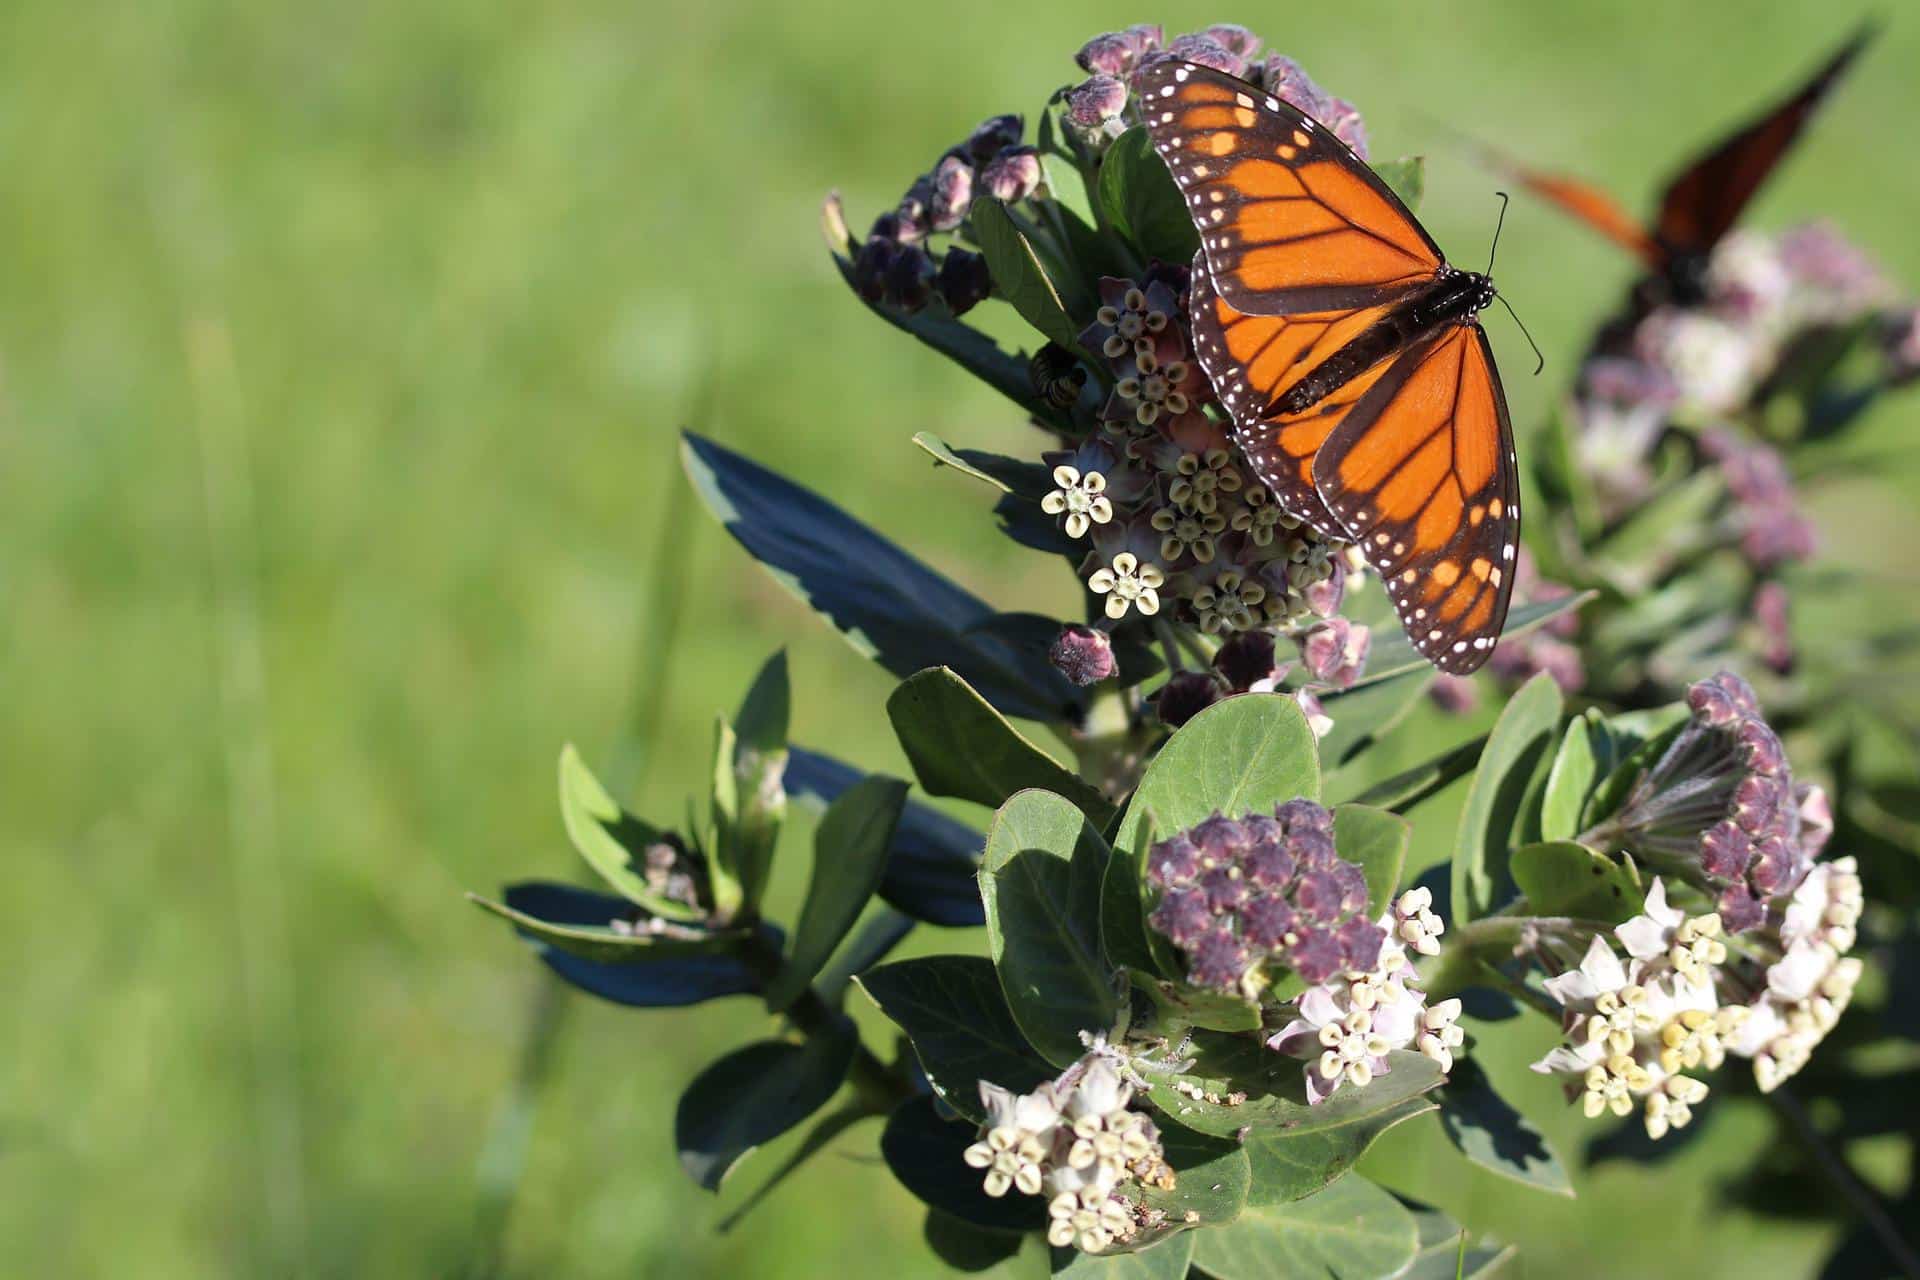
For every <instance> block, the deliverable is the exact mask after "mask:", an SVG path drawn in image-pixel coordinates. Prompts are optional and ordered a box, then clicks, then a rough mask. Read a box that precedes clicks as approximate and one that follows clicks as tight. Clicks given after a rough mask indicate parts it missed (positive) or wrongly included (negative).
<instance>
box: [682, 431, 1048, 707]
mask: <svg viewBox="0 0 1920 1280" xmlns="http://www.w3.org/2000/svg"><path fill="white" fill-rule="evenodd" d="M681 459H682V461H683V462H684V463H685V465H686V470H687V477H688V479H689V480H691V481H692V483H693V486H694V489H695V490H696V491H697V492H698V493H699V494H700V497H701V499H702V501H704V502H705V503H706V504H707V507H708V509H709V510H711V511H712V512H713V514H714V515H715V516H716V517H717V518H718V519H719V520H720V521H721V523H723V524H724V525H725V526H726V528H727V532H728V533H730V534H732V535H733V537H734V539H735V540H736V541H737V542H739V543H740V545H741V546H742V547H744V548H745V549H746V550H747V552H748V554H750V555H752V556H753V557H754V558H755V559H757V560H758V561H760V563H761V564H762V565H763V566H764V567H765V568H766V570H767V571H768V572H769V573H770V574H772V575H773V578H774V580H775V581H776V582H778V583H779V584H780V585H781V586H782V587H785V588H786V589H787V590H788V591H790V592H792V593H793V595H794V596H795V597H796V598H798V599H799V600H800V601H802V602H803V603H804V604H806V605H807V606H809V607H810V608H812V609H814V610H815V611H816V612H818V613H820V614H821V615H822V616H823V617H825V618H826V619H827V621H828V622H829V623H831V624H832V625H833V627H834V628H835V629H836V630H838V631H839V632H840V634H841V635H842V636H843V637H844V638H845V639H846V641H847V643H849V644H851V645H852V646H853V647H854V648H855V649H856V650H858V651H859V652H860V653H861V654H863V655H864V656H866V657H869V658H872V659H873V660H874V661H875V662H877V663H879V664H880V665H881V666H882V667H884V668H885V669H886V670H888V671H890V672H892V673H893V674H894V675H895V676H897V677H899V678H900V679H903V680H904V679H905V678H906V677H908V676H910V675H912V674H913V673H914V672H916V671H921V670H924V669H925V668H927V667H937V666H947V667H952V668H953V669H954V671H955V672H957V673H958V674H959V675H960V677H961V678H962V679H963V680H965V681H966V682H967V683H968V684H970V685H972V686H973V687H974V688H975V689H977V690H979V691H980V696H982V697H983V698H985V699H986V700H987V701H988V702H989V703H991V704H992V705H993V706H994V707H996V708H998V709H999V710H1000V712H1001V713H1002V714H1004V715H1010V716H1021V717H1024V718H1026V719H1029V720H1041V721H1061V720H1077V719H1079V718H1080V717H1081V716H1082V715H1083V714H1084V712H1085V707H1086V695H1085V694H1083V693H1082V692H1081V691H1080V690H1078V689H1076V688H1074V687H1073V685H1071V684H1070V683H1068V681H1067V678H1066V677H1065V676H1063V675H1061V674H1060V673H1059V672H1058V671H1056V670H1054V669H1053V666H1052V664H1050V663H1049V662H1047V660H1046V655H1045V654H1044V653H1039V654H1035V653H1033V652H1031V651H1028V650H1026V649H1016V648H1014V647H1012V646H1009V645H1008V644H1007V643H1006V642H1005V641H1004V640H1001V639H999V638H997V637H995V636H994V635H993V634H991V632H988V631H984V630H981V631H976V630H973V629H974V628H976V627H978V626H979V625H980V624H981V623H983V622H985V621H986V620H987V619H989V618H992V617H994V616H995V614H996V612H997V611H996V610H994V609H993V608H992V607H991V606H989V605H988V604H987V603H986V601H984V600H981V599H980V598H979V597H977V596H975V595H973V594H971V593H970V592H967V591H965V590H962V589H961V588H960V587H959V586H958V585H956V584H955V583H953V582H952V581H950V580H948V579H947V578H945V577H943V576H941V575H940V574H938V573H935V572H934V571H933V570H932V569H930V568H929V567H927V566H926V565H925V564H923V563H921V562H920V561H919V560H916V559H915V558H914V557H913V556H911V555H909V554H908V553H907V552H906V551H904V550H902V549H901V548H900V547H899V546H898V545H896V544H895V543H893V542H892V541H890V540H888V539H887V538H884V537H882V536H881V535H880V534H879V533H877V532H875V531H874V530H873V529H871V528H869V527H868V526H866V525H864V524H862V523H860V522H859V521H858V520H855V519H854V518H853V517H851V516H849V515H848V514H847V513H846V512H844V511H842V510H840V508H838V507H836V506H834V505H833V504H832V503H830V502H828V501H826V500H825V499H824V498H822V497H820V495H818V494H816V493H812V492H810V491H808V490H806V489H803V488H801V487H800V486H799V485H796V484H794V483H793V482H792V481H790V480H787V479H785V478H784V477H782V476H779V475H776V474H775V473H773V472H772V471H769V470H767V469H766V468H765V467H762V466H760V465H759V464H757V463H755V462H752V461H750V460H749V459H747V458H744V457H742V456H741V455H739V454H737V453H734V452H732V451H731V450H728V449H724V448H722V447H721V446H719V445H717V444H715V443H714V442H713V441H711V440H703V439H701V438H700V437H699V436H695V435H691V434H689V435H686V436H684V437H682V443H681Z"/></svg>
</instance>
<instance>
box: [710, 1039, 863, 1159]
mask: <svg viewBox="0 0 1920 1280" xmlns="http://www.w3.org/2000/svg"><path fill="white" fill-rule="evenodd" d="M854 1043H855V1036H854V1031H853V1027H852V1025H851V1024H847V1025H845V1026H842V1027H840V1028H837V1030H836V1033H834V1034H821V1035H815V1036H812V1037H810V1038H809V1039H808V1040H807V1041H806V1042H805V1043H804V1044H793V1043H790V1042H789V1041H785V1040H763V1041H761V1042H760V1043H758V1044H750V1045H748V1046H746V1047H745V1048H744V1049H736V1050H734V1051H733V1052H732V1053H730V1054H728V1055H727V1056H726V1057H724V1058H721V1059H720V1060H719V1061H717V1062H715V1063H714V1064H713V1065H711V1066H709V1067H708V1068H707V1069H706V1070H705V1071H702V1072H701V1073H700V1074H699V1075H698V1076H696V1077H695V1078H694V1081H693V1083H692V1084H690V1085H688V1086H687V1090H686V1092H685V1093H683V1094H681V1095H680V1105H679V1107H678V1108H677V1109H676V1110H675V1112H674V1117H673V1137H674V1141H675V1143H676V1144H678V1146H679V1148H680V1165H681V1167H682V1168H684V1169H685V1170H686V1171H687V1174H688V1176H690V1177H691V1178H692V1179H693V1180H694V1181H695V1182H697V1183H699V1184H700V1185H701V1186H702V1187H703V1188H705V1189H706V1190H708V1191H718V1190H719V1189H720V1184H721V1183H722V1182H723V1181H724V1180H725V1179H726V1176H727V1174H728V1173H729V1172H731V1171H732V1170H733V1168H734V1166H735V1165H737V1164H739V1163H740V1161H741V1160H743V1159H745V1158H746V1157H747V1156H748V1155H750V1154H751V1153H752V1152H753V1150H754V1148H756V1147H760V1146H764V1145H765V1144H766V1143H769V1142H771V1141H773V1140H774V1139H775V1138H777V1137H779V1136H780V1135H781V1134H783V1133H785V1132H786V1131H787V1130H789V1129H791V1128H793V1127H794V1126H795V1125H797V1124H799V1123H800V1122H801V1121H803V1120H805V1119H806V1118H807V1117H808V1116H810V1115H812V1114H813V1113H814V1112H815V1111H818V1110H819V1109H820V1108H821V1107H822V1106H824V1105H825V1104H826V1103H827V1101H828V1100H829V1099H831V1098H832V1097H833V1095H834V1094H836V1093H838V1092H839V1091H840V1083H841V1081H843V1080H845V1079H846V1078H847V1068H848V1067H849V1066H850V1065H851V1064H852V1062H853V1049H854Z"/></svg>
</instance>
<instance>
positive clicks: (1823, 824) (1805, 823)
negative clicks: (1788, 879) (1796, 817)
mask: <svg viewBox="0 0 1920 1280" xmlns="http://www.w3.org/2000/svg"><path fill="white" fill-rule="evenodd" d="M1795 794H1796V795H1797V797H1798V799H1799V808H1800V848H1801V850H1802V852H1804V853H1805V854H1806V855H1807V858H1808V860H1809V861H1811V860H1812V859H1814V858H1817V857H1819V856H1820V853H1821V851H1822V850H1824V849H1825V848H1826V847H1827V839H1828V838H1829V837H1830V836H1832V835H1833V807H1832V806H1831V805H1830V804H1828V803H1827V793H1826V791H1825V790H1824V789H1823V788H1820V787H1816V786H1802V787H1800V788H1799V789H1798V790H1797V791H1796V793H1795Z"/></svg>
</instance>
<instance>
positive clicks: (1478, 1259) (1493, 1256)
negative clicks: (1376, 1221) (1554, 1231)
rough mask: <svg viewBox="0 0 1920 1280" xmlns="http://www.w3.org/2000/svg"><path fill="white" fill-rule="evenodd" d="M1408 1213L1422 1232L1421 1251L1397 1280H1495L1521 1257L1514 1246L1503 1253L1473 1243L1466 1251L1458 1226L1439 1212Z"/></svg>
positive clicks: (1499, 1250) (1411, 1208) (1415, 1211)
mask: <svg viewBox="0 0 1920 1280" xmlns="http://www.w3.org/2000/svg"><path fill="white" fill-rule="evenodd" d="M1409 1209H1410V1210H1411V1212H1412V1213H1413V1219H1414V1223H1415V1225H1416V1226H1417V1227H1418V1229H1419V1232H1420V1251H1419V1252H1418V1253H1416V1254H1414V1256H1413V1266H1411V1267H1410V1268H1408V1269H1407V1270H1405V1271H1402V1272H1401V1273H1400V1274H1399V1275H1398V1276H1396V1277H1395V1280H1494V1278H1495V1277H1496V1276H1501V1275H1505V1274H1506V1271H1507V1267H1508V1264H1509V1263H1511V1262H1512V1261H1513V1259H1514V1258H1515V1257H1516V1256H1517V1255H1518V1253H1519V1250H1518V1249H1516V1248H1514V1247H1513V1246H1512V1245H1508V1246H1507V1247H1506V1248H1504V1249H1503V1248H1498V1247H1495V1246H1491V1245H1473V1244H1471V1243H1469V1244H1468V1245H1467V1247H1466V1248H1465V1250H1464V1251H1463V1250H1462V1248H1461V1239H1460V1237H1461V1235H1462V1230H1461V1227H1460V1224H1459V1223H1457V1222H1455V1221H1454V1220H1453V1219H1452V1218H1450V1217H1448V1216H1447V1215H1446V1214H1444V1213H1441V1212H1440V1211H1439V1210H1438V1209H1424V1208H1417V1207H1413V1206H1409Z"/></svg>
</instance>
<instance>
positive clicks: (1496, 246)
mask: <svg viewBox="0 0 1920 1280" xmlns="http://www.w3.org/2000/svg"><path fill="white" fill-rule="evenodd" d="M1493 194H1495V195H1497V196H1499V197H1500V217H1499V219H1498V220H1497V221H1496V222H1495V223H1494V224H1493V244H1492V245H1491V246H1490V247H1489V248H1488V249H1487V269H1486V272H1485V274H1486V275H1492V274H1493V255H1494V254H1496V253H1498V252H1500V228H1502V227H1504V226H1506V225H1507V205H1508V203H1509V202H1510V201H1511V199H1512V197H1510V196H1509V195H1507V193H1506V192H1504V191H1496V192H1494V193H1493Z"/></svg>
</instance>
